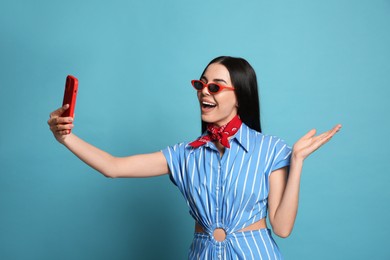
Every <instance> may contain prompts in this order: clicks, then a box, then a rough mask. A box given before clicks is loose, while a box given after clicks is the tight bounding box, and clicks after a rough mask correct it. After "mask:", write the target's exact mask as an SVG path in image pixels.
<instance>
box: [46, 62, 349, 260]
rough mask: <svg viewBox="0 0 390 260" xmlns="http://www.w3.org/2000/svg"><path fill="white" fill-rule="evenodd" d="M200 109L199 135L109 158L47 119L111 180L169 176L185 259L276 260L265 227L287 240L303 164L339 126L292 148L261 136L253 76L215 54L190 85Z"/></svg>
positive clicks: (62, 123) (60, 120)
mask: <svg viewBox="0 0 390 260" xmlns="http://www.w3.org/2000/svg"><path fill="white" fill-rule="evenodd" d="M192 85H193V87H194V88H195V89H196V90H197V96H198V100H199V104H200V109H201V118H202V132H203V134H202V136H201V137H200V138H198V139H196V140H195V141H193V142H190V143H179V144H177V145H175V146H172V147H167V148H166V149H164V150H162V151H159V152H155V153H151V154H142V155H134V156H128V157H125V158H117V157H113V156H111V155H110V154H108V153H106V152H104V151H102V150H99V149H98V148H96V147H94V146H92V145H90V144H88V143H86V142H84V141H83V140H81V139H79V138H78V137H76V135H74V134H73V133H70V130H71V129H72V128H73V119H72V118H69V117H61V114H62V113H63V112H64V111H65V110H66V109H67V108H68V106H67V105H65V106H64V107H62V108H59V109H58V110H56V111H54V112H53V113H52V114H51V115H50V119H49V121H48V124H49V125H50V129H51V131H52V132H53V134H54V136H55V138H56V139H57V140H58V141H59V142H60V143H62V144H63V145H65V146H66V147H67V148H68V149H69V150H71V151H72V152H73V153H74V154H75V155H76V156H78V157H79V158H80V159H81V160H83V161H84V162H85V163H87V164H88V165H90V166H91V167H93V168H95V169H96V170H98V171H99V172H101V173H102V174H104V175H105V176H107V177H110V178H118V177H151V176H157V175H163V174H169V175H170V178H171V180H172V181H173V183H174V184H176V185H177V186H178V188H179V189H180V191H181V192H182V194H183V196H184V198H185V199H186V201H187V204H188V206H189V210H190V214H191V215H192V217H193V218H194V219H195V235H194V240H193V243H192V245H191V248H190V251H189V258H190V259H220V258H222V259H281V258H282V256H281V254H280V252H279V249H278V247H277V245H276V244H275V242H274V240H273V238H272V236H271V232H270V230H269V229H268V228H267V224H266V220H265V219H266V216H267V215H268V218H269V222H270V224H271V226H272V230H273V232H274V233H275V234H276V235H278V236H280V237H287V236H288V235H289V234H290V233H291V231H292V228H293V226H294V221H295V218H296V214H297V209H298V194H299V183H300V176H301V170H302V166H303V161H304V159H305V158H307V156H308V155H310V154H311V153H312V152H314V151H315V150H316V149H318V148H319V147H320V146H322V145H323V144H325V143H326V142H327V141H329V140H330V138H332V136H333V135H334V134H335V133H336V132H337V131H339V130H340V128H341V125H337V126H335V127H334V128H333V129H331V130H329V131H327V132H325V133H323V134H321V135H318V136H315V133H316V131H315V130H314V129H313V130H311V131H309V132H308V133H307V134H306V135H305V136H303V137H302V138H301V139H300V140H299V141H298V142H297V143H295V145H294V146H293V149H291V148H290V147H288V146H287V145H286V144H285V143H284V141H282V140H281V139H279V138H277V137H275V136H269V135H263V134H262V133H261V128H260V118H259V102H258V91H257V80H256V74H255V72H254V70H253V68H252V67H251V66H250V65H249V63H248V62H247V61H245V60H244V59H241V58H233V57H226V56H223V57H218V58H215V59H214V60H212V61H211V62H210V63H209V64H208V65H207V67H206V68H205V70H204V71H203V73H202V75H201V78H200V80H193V81H192Z"/></svg>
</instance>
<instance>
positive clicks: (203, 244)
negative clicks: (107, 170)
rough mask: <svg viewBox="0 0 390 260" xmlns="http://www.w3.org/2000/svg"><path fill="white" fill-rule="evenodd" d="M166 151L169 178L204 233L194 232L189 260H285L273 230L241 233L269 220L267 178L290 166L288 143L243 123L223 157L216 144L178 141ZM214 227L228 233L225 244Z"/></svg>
mask: <svg viewBox="0 0 390 260" xmlns="http://www.w3.org/2000/svg"><path fill="white" fill-rule="evenodd" d="M162 152H163V153H164V156H165V158H166V160H167V163H168V166H169V169H170V173H171V175H170V177H171V180H172V181H173V182H174V183H175V184H176V185H177V187H178V188H179V189H180V191H181V193H182V194H183V196H184V198H185V200H186V201H187V204H188V207H189V211H190V214H191V216H192V217H193V218H194V219H195V221H197V222H198V223H199V224H200V225H201V226H202V227H203V228H204V230H205V232H206V233H195V235H194V240H193V242H192V245H191V247H190V251H189V259H202V260H203V259H240V260H241V259H282V256H281V254H280V252H279V249H278V246H277V245H276V243H275V241H274V240H273V238H272V236H271V232H270V230H269V229H260V230H256V231H245V232H238V231H239V230H240V229H243V228H245V227H246V226H249V225H251V224H253V223H255V222H256V221H259V220H260V219H262V218H265V217H266V216H267V201H268V200H267V199H268V192H269V176H270V174H271V172H272V171H274V170H277V169H279V168H282V167H285V166H288V165H289V164H290V155H291V148H290V147H289V146H287V145H286V143H285V142H284V141H282V140H281V139H280V138H277V137H275V136H268V135H263V134H261V133H259V132H257V131H255V130H253V129H251V128H249V127H248V126H246V125H245V124H244V123H243V124H242V126H241V128H240V130H239V131H238V132H237V133H236V135H235V136H234V137H232V138H231V139H230V148H226V150H225V152H224V154H223V156H222V157H221V156H220V153H219V152H218V149H217V148H216V147H215V145H214V144H213V143H212V142H208V143H207V144H206V145H204V146H201V147H199V148H193V147H191V146H190V145H189V144H188V143H180V144H177V145H174V146H169V147H167V148H166V149H164V150H163V151H162ZM216 228H223V229H224V230H225V232H226V239H225V240H224V241H222V242H219V241H217V240H215V239H214V237H213V232H214V230H215V229H216Z"/></svg>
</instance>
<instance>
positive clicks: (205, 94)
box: [200, 87, 210, 96]
mask: <svg viewBox="0 0 390 260" xmlns="http://www.w3.org/2000/svg"><path fill="white" fill-rule="evenodd" d="M200 92H201V93H202V95H203V96H210V92H209V88H208V87H204V88H202V91H200Z"/></svg>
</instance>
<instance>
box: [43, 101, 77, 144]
mask: <svg viewBox="0 0 390 260" xmlns="http://www.w3.org/2000/svg"><path fill="white" fill-rule="evenodd" d="M68 108H69V105H68V104H66V105H64V106H62V107H60V108H59V109H57V110H55V111H53V112H52V113H51V114H50V118H49V120H48V121H47V123H48V125H49V126H50V130H51V131H52V132H53V135H54V137H55V138H56V139H57V141H58V142H60V143H64V141H65V139H66V137H68V136H69V134H70V132H71V129H72V128H73V127H74V125H73V118H72V117H61V115H62V114H63V113H64V111H66V110H67V109H68Z"/></svg>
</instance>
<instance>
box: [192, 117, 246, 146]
mask: <svg viewBox="0 0 390 260" xmlns="http://www.w3.org/2000/svg"><path fill="white" fill-rule="evenodd" d="M241 124H242V121H241V119H240V117H239V116H238V115H236V116H235V117H234V118H233V119H232V120H231V121H230V122H229V123H227V124H226V125H223V126H220V127H218V126H215V125H213V124H208V125H207V132H208V134H207V135H204V136H201V137H200V138H198V139H197V140H195V141H193V142H192V143H190V145H191V146H192V147H194V148H197V147H200V146H202V145H205V144H206V143H208V142H209V141H218V142H220V143H221V144H222V145H223V146H225V147H226V148H230V144H229V139H228V138H229V137H231V136H233V135H235V134H236V133H237V131H238V129H240V126H241Z"/></svg>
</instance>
